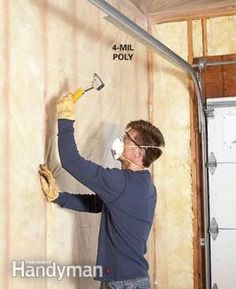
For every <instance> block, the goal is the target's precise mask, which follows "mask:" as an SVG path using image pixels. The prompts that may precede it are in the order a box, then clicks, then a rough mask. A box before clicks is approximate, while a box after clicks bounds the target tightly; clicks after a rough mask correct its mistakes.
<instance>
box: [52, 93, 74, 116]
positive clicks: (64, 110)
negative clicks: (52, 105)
mask: <svg viewBox="0 0 236 289" xmlns="http://www.w3.org/2000/svg"><path fill="white" fill-rule="evenodd" d="M56 109H57V119H61V118H64V119H70V120H75V113H74V109H75V104H74V100H73V95H72V94H71V93H69V94H68V95H67V96H63V98H62V99H61V100H59V101H58V103H57V105H56Z"/></svg>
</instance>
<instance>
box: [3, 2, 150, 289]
mask: <svg viewBox="0 0 236 289" xmlns="http://www.w3.org/2000/svg"><path fill="white" fill-rule="evenodd" d="M113 3H114V4H117V5H118V6H119V5H120V3H119V1H113ZM122 10H124V12H126V13H127V15H128V16H129V17H131V18H135V21H138V22H139V23H140V25H142V26H144V27H145V22H144V20H143V16H142V14H140V12H139V11H137V9H135V7H134V6H133V5H131V4H129V2H127V1H126V3H123V5H122ZM0 13H1V23H2V25H1V27H0V50H1V53H0V65H1V72H0V73H1V77H0V90H1V108H2V109H1V113H0V133H1V140H2V142H1V143H2V145H1V147H0V157H1V163H2V166H1V168H0V170H1V179H2V189H1V194H0V210H1V216H0V232H1V236H2V238H1V241H0V248H1V252H2V254H1V257H0V280H1V281H0V287H1V288H6V289H10V288H11V289H21V288H24V289H26V288H42V289H45V288H57V289H59V288H67V289H69V288H83V289H86V288H87V289H91V288H98V286H99V282H95V281H93V280H92V279H91V278H87V279H86V278H81V279H79V280H78V279H75V278H65V279H64V280H62V281H57V280H55V279H53V278H51V279H48V280H46V279H42V278H38V279H37V278H36V279H32V278H28V279H27V278H24V279H21V278H12V277H11V262H12V260H21V259H22V260H38V261H41V260H53V261H56V262H57V263H58V264H62V265H65V264H69V265H70V264H77V265H81V266H83V265H94V264H95V258H96V249H97V235H98V227H99V223H100V215H95V214H90V215H88V214H86V213H81V214H79V213H75V212H72V211H69V210H66V209H61V208H59V207H58V206H57V205H55V204H47V203H46V202H45V199H44V197H43V195H42V192H41V190H40V184H39V178H38V172H37V171H38V165H39V163H42V162H47V163H48V165H49V166H50V167H51V169H53V172H54V175H55V176H56V178H57V180H58V183H59V185H60V189H61V190H65V191H69V192H72V193H88V189H86V188H85V187H82V185H80V184H78V183H77V182H75V181H74V179H72V178H71V177H70V176H69V175H68V174H67V173H66V172H65V171H63V170H62V169H61V167H60V163H59V157H58V152H57V136H56V133H57V128H56V120H55V103H56V101H57V99H58V98H60V97H61V96H62V95H64V94H65V93H66V92H68V91H72V92H73V91H75V90H76V89H77V88H78V87H79V86H83V87H86V86H88V85H90V83H91V79H92V75H93V73H94V72H97V73H98V74H99V75H100V76H101V78H102V79H103V80H104V82H105V85H106V86H105V88H104V89H103V90H102V91H101V92H93V91H92V92H90V93H88V94H87V95H86V96H84V97H83V98H82V99H80V101H79V102H78V105H77V108H76V123H75V127H76V140H77V143H78V145H79V149H80V152H81V153H82V155H83V156H84V157H86V158H89V159H92V160H94V161H96V162H98V163H100V164H102V165H104V166H119V163H118V162H114V161H113V160H112V158H111V155H110V145H111V143H112V141H113V139H114V137H116V136H117V135H119V134H120V133H121V132H122V130H123V129H124V126H125V124H126V123H127V122H128V121H130V120H133V119H139V118H143V119H148V104H147V59H146V55H147V49H146V48H145V47H144V46H143V45H141V44H139V43H138V42H137V41H135V40H133V39H131V38H130V37H129V36H127V35H126V34H125V33H124V32H120V31H119V30H118V29H116V28H115V27H114V26H113V25H111V24H110V23H108V22H106V20H104V19H103V16H104V15H103V14H102V13H101V12H100V11H99V10H98V9H97V8H96V7H95V6H93V5H92V4H90V3H89V2H88V1H86V0H80V1H74V0H68V1H64V0H48V1H46V0H45V1H44V0H42V1H30V0H15V1H4V0H1V1H0ZM114 44H132V45H133V47H134V49H135V52H134V53H135V55H134V59H133V61H123V62H121V61H113V60H112V55H113V52H114V51H113V50H112V46H113V45H114Z"/></svg>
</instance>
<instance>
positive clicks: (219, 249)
mask: <svg viewBox="0 0 236 289" xmlns="http://www.w3.org/2000/svg"><path fill="white" fill-rule="evenodd" d="M235 260H236V230H231V231H228V230H220V231H219V234H218V236H217V238H216V240H215V241H214V240H212V238H211V263H212V276H211V277H212V285H213V284H214V283H216V284H217V286H218V288H219V289H235V287H236V264H235Z"/></svg>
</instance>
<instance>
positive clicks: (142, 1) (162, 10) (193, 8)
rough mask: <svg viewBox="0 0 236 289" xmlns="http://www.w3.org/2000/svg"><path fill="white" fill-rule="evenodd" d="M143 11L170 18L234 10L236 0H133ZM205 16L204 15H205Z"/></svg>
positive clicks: (151, 14) (235, 8)
mask: <svg viewBox="0 0 236 289" xmlns="http://www.w3.org/2000/svg"><path fill="white" fill-rule="evenodd" d="M131 1H132V2H133V3H134V4H135V5H136V6H137V7H138V8H139V9H140V10H141V11H142V12H144V13H145V14H148V15H149V16H156V18H157V19H158V15H159V16H160V17H163V16H165V18H168V15H169V16H170V17H173V16H174V15H175V16H176V17H178V16H184V15H188V16H191V15H194V14H196V13H198V14H199V13H202V14H205V13H206V12H210V11H219V12H220V11H222V12H224V11H230V10H231V11H232V12H233V11H234V12H235V13H236V0H131ZM203 16H204V15H203Z"/></svg>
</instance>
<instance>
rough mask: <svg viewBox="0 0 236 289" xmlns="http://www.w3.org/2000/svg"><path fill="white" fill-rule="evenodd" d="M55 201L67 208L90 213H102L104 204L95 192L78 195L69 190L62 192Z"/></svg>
mask: <svg viewBox="0 0 236 289" xmlns="http://www.w3.org/2000/svg"><path fill="white" fill-rule="evenodd" d="M53 202H54V203H57V204H58V205H60V206H61V207H65V208H67V209H72V210H75V211H80V212H89V213H100V212H101V211H102V205H103V202H102V200H101V199H100V198H99V197H98V196H97V195H95V194H86V195H81V194H78V195H77V194H70V193H67V192H60V193H59V196H58V198H57V199H55V200H54V201H53Z"/></svg>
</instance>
